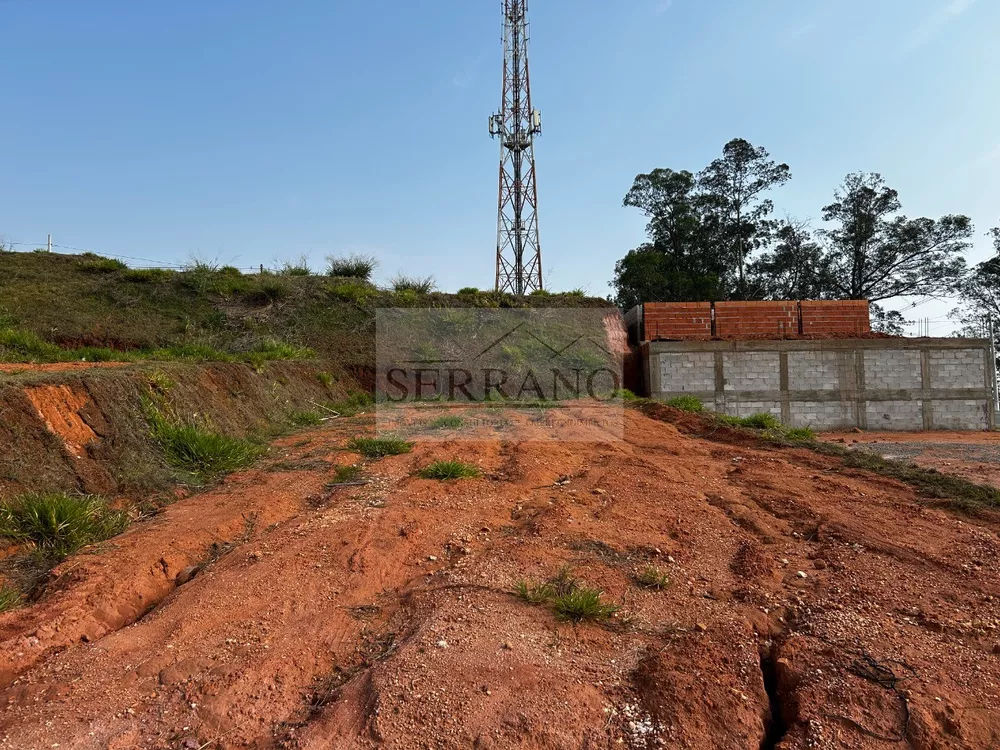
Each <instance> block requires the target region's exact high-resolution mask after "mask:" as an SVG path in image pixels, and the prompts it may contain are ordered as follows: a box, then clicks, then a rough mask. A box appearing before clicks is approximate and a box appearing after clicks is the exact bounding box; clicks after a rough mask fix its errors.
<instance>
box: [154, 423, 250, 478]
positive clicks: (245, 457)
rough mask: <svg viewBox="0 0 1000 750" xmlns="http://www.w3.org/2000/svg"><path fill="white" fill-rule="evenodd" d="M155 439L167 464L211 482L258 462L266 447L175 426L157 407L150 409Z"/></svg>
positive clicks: (195, 428)
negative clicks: (215, 478)
mask: <svg viewBox="0 0 1000 750" xmlns="http://www.w3.org/2000/svg"><path fill="white" fill-rule="evenodd" d="M147 413H148V418H149V423H150V428H151V432H152V435H153V437H154V438H155V439H156V441H157V442H158V443H159V444H160V446H161V447H162V448H163V452H164V455H165V456H166V459H167V463H168V464H170V465H171V466H173V467H174V468H177V469H182V470H184V471H188V472H190V473H192V474H194V475H195V476H197V477H199V478H200V479H203V480H207V479H211V478H214V477H217V476H221V475H223V474H228V473H230V472H233V471H236V470H238V469H242V468H244V467H245V466H249V465H250V464H252V463H253V462H254V461H256V460H257V459H258V458H259V457H260V456H261V454H263V453H264V450H265V449H264V448H263V447H262V446H260V445H258V444H257V443H254V442H252V441H250V440H244V439H241V438H233V437H228V436H226V435H220V434H218V433H216V432H212V431H210V430H207V429H205V428H203V427H200V426H198V425H193V424H180V425H178V424H173V423H172V422H170V421H169V420H167V418H166V417H164V416H163V415H162V414H160V413H159V412H158V411H156V410H155V409H154V408H148V409H147Z"/></svg>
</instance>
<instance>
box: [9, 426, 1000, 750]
mask: <svg viewBox="0 0 1000 750" xmlns="http://www.w3.org/2000/svg"><path fill="white" fill-rule="evenodd" d="M512 418H514V419H516V418H517V416H516V415H515V416H514V417H512ZM331 425H332V426H329V427H322V428H318V429H316V430H314V431H311V432H309V433H307V434H306V435H304V436H302V435H300V436H296V437H293V438H289V439H286V440H284V441H281V442H280V443H279V444H278V446H277V447H278V449H279V451H278V452H280V453H282V454H283V455H282V457H281V459H280V461H279V460H277V459H272V461H271V463H269V464H262V465H261V467H260V468H257V469H254V470H252V471H248V472H245V473H243V474H240V475H236V476H233V477H231V478H230V479H229V480H228V481H226V482H225V483H224V484H222V485H221V486H219V487H218V488H216V489H213V490H211V491H208V492H205V493H203V494H201V495H196V496H192V497H189V498H187V499H184V500H181V501H179V502H177V503H176V504H174V505H172V506H170V507H168V508H167V509H166V510H165V511H164V512H163V513H162V514H160V515H159V516H157V517H156V518H154V519H153V520H151V521H148V522H144V523H140V524H136V525H135V526H133V528H132V529H131V530H130V531H128V532H127V533H125V534H124V535H122V536H120V537H118V538H116V539H115V540H113V541H112V542H110V543H107V544H106V545H104V547H103V548H102V549H99V550H96V551H94V553H93V554H82V555H78V556H77V557H75V558H72V559H70V560H68V561H67V562H65V563H64V564H63V565H62V566H61V568H60V569H58V570H57V571H56V572H55V582H54V583H53V584H51V585H50V587H49V589H48V590H47V592H46V593H45V595H44V596H43V597H42V599H41V600H40V601H38V602H37V603H35V604H33V605H32V606H30V607H26V608H24V609H21V610H17V611H14V612H12V613H8V614H5V615H0V640H2V646H0V689H2V695H0V705H3V706H4V707H5V710H4V711H3V713H0V736H2V738H3V739H2V740H0V747H2V748H17V749H18V750H26V749H28V748H38V749H41V748H51V747H56V746H58V747H61V748H110V749H114V750H125V749H126V748H129V749H131V748H183V749H192V750H193V749H195V748H213V749H218V748H309V749H313V748H316V749H318V748H400V749H409V748H413V749H414V750H416V749H417V748H470V747H474V748H497V749H499V748H512V747H518V748H533V749H539V750H541V749H542V748H545V749H546V750H549V749H553V748H567V749H568V748H573V749H579V748H593V749H596V748H601V749H602V750H604V749H608V750H610V749H611V748H629V749H633V750H634V749H642V750H651V749H653V748H753V750H757V748H762V747H763V748H772V747H778V748H784V749H786V750H788V749H791V748H796V749H797V748H840V747H844V748H882V747H886V746H891V744H893V743H895V744H898V745H900V746H906V747H910V748H916V749H917V750H932V749H934V750H937V749H939V748H989V747H996V746H998V743H1000V630H998V627H1000V588H998V583H1000V538H998V532H1000V521H998V520H997V519H995V518H992V517H980V518H970V517H964V516H959V515H955V514H953V513H951V512H949V511H947V510H945V509H942V508H939V507H932V506H930V505H928V504H925V503H924V502H922V501H921V500H920V499H919V498H917V497H916V496H915V495H914V493H913V491H912V490H911V489H909V488H907V487H906V486H904V485H901V484H899V483H897V482H895V481H891V480H887V479H884V478H881V477H877V476H874V475H868V474H865V473H863V472H858V471H850V472H848V473H845V472H844V471H842V470H841V469H840V468H839V465H838V463H837V461H836V459H833V458H828V457H821V456H818V455H816V454H813V453H810V452H807V451H791V450H785V451H778V450H771V449H766V448H761V447H751V446H746V447H744V446H736V445H726V444H720V443H718V442H711V441H708V440H704V439H700V438H698V437H695V436H693V435H688V434H682V433H680V432H678V430H677V428H676V427H674V426H673V425H671V424H666V423H664V422H661V421H655V420H653V419H650V418H648V417H646V416H643V415H641V414H639V413H637V412H634V411H628V412H627V414H626V435H627V437H626V440H625V441H621V442H618V441H613V440H603V439H602V436H601V435H599V434H597V433H590V434H588V433H587V431H586V428H584V427H581V428H579V432H578V433H577V434H575V435H572V436H569V438H568V439H566V440H563V441H559V442H518V443H514V442H510V441H508V440H505V439H504V433H503V431H502V430H501V431H499V432H496V433H494V434H490V435H486V434H483V435H480V436H479V437H480V438H482V439H479V440H476V441H475V442H465V441H450V442H449V441H437V442H428V443H418V444H417V445H416V447H415V449H414V451H413V453H411V454H408V455H403V456H395V457H390V458H386V459H382V460H380V461H375V462H370V463H368V464H367V465H366V468H365V476H366V477H367V478H368V479H369V480H370V483H369V484H367V485H365V486H351V487H342V488H331V487H329V486H328V485H327V483H328V482H329V481H330V480H331V478H332V476H333V469H334V466H335V465H336V464H343V463H345V462H350V461H355V460H357V456H354V455H351V454H349V453H347V452H345V451H344V450H343V449H342V447H341V446H343V444H344V442H345V440H346V439H347V438H348V437H349V436H350V435H353V434H356V433H358V432H361V431H363V430H365V429H367V427H366V426H365V425H363V424H362V423H360V422H359V421H348V420H342V421H340V420H339V421H337V422H334V423H331ZM588 438H596V440H593V441H591V442H588ZM443 458H447V459H452V458H456V459H460V460H463V461H466V462H470V463H474V464H476V465H477V466H479V467H480V468H481V469H482V472H483V477H482V478H479V479H471V480H463V481H458V482H443V483H442V482H436V481H431V480H423V479H418V478H415V477H414V475H413V474H414V470H415V469H417V468H419V467H422V466H425V465H427V464H428V463H429V462H431V461H433V460H436V459H443ZM213 545H214V547H213ZM565 564H570V565H572V566H573V570H574V571H575V575H576V576H578V577H579V578H581V579H582V580H583V581H585V582H586V583H587V584H589V585H592V586H594V587H597V588H599V589H602V590H603V591H604V592H605V595H604V596H605V599H606V600H608V601H610V602H614V603H617V604H619V605H620V606H621V609H620V610H619V611H618V612H617V613H616V615H615V616H614V617H613V618H612V619H611V621H610V622H609V623H607V624H601V623H586V622H585V623H581V624H576V625H574V624H572V623H565V622H560V621H559V620H557V619H556V617H555V616H554V614H553V613H552V612H551V611H550V609H549V608H547V607H545V606H532V605H530V604H528V603H526V602H524V601H521V600H520V599H518V598H517V597H515V596H514V595H512V594H511V593H510V590H511V588H512V587H513V585H514V584H515V582H517V581H518V580H520V579H529V580H542V579H545V578H547V577H549V576H552V575H553V574H555V573H556V572H557V571H558V570H559V569H560V567H561V566H563V565H565ZM649 566H651V567H655V568H657V569H658V570H661V571H662V572H663V573H665V574H666V575H667V576H668V577H669V578H670V582H671V583H670V585H669V587H667V588H666V589H665V590H663V591H659V590H648V589H643V588H640V587H638V586H637V585H635V583H634V580H633V577H634V576H635V574H636V573H637V572H639V571H641V570H642V569H644V568H646V567H649Z"/></svg>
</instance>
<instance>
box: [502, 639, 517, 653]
mask: <svg viewBox="0 0 1000 750" xmlns="http://www.w3.org/2000/svg"><path fill="white" fill-rule="evenodd" d="M500 647H501V648H502V649H504V650H505V651H510V650H511V649H512V648H514V647H513V646H511V645H510V641H504V642H503V643H502V644H500Z"/></svg>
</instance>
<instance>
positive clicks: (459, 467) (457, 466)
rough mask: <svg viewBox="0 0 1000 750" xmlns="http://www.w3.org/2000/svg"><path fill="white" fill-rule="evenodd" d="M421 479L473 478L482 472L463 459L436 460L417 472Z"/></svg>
mask: <svg viewBox="0 0 1000 750" xmlns="http://www.w3.org/2000/svg"><path fill="white" fill-rule="evenodd" d="M417 476H419V477H420V478H421V479H440V480H442V481H443V480H446V479H473V478H475V477H480V476H482V472H481V471H479V469H477V468H476V467H475V466H472V465H471V464H463V463H462V462H461V461H435V462H434V463H432V464H430V465H429V466H425V467H424V468H422V469H421V470H420V471H418V472H417Z"/></svg>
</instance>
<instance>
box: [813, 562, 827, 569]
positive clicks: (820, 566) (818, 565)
mask: <svg viewBox="0 0 1000 750" xmlns="http://www.w3.org/2000/svg"><path fill="white" fill-rule="evenodd" d="M813 567H814V568H816V570H826V560H813Z"/></svg>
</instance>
